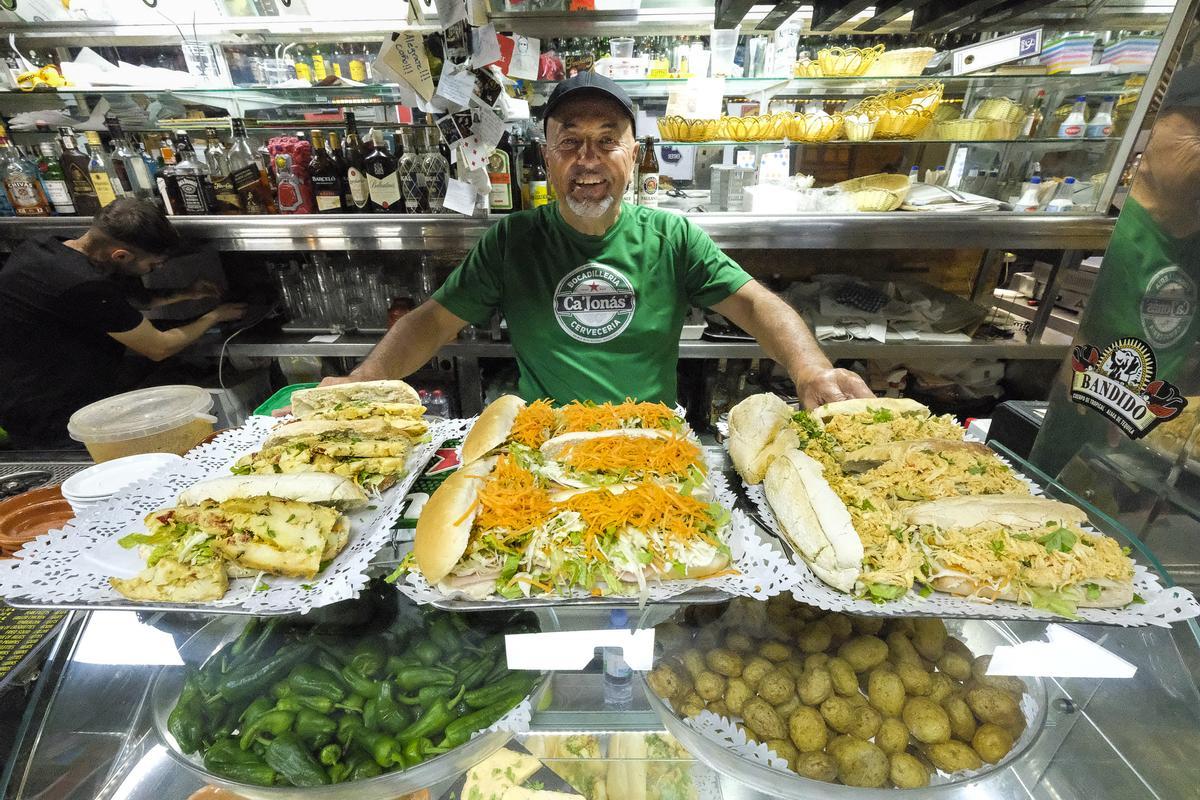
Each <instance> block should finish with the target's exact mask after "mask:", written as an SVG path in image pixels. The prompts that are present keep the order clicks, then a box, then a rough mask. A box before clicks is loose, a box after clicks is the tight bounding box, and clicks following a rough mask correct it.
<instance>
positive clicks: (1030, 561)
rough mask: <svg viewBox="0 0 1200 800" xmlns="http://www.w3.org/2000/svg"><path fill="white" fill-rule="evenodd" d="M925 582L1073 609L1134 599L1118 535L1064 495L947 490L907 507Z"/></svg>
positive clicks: (990, 597)
mask: <svg viewBox="0 0 1200 800" xmlns="http://www.w3.org/2000/svg"><path fill="white" fill-rule="evenodd" d="M905 520H906V522H908V523H909V524H910V525H913V526H915V527H916V532H915V535H914V538H915V541H916V543H917V545H918V546H919V547H920V548H921V550H922V551H923V553H924V555H925V558H926V561H927V564H928V566H927V573H928V574H927V577H926V581H927V582H928V584H929V585H930V586H931V587H933V588H934V589H937V590H938V591H941V592H947V593H950V594H956V595H964V596H968V597H972V598H976V599H979V600H984V601H988V602H990V601H994V600H1009V601H1012V602H1015V603H1025V604H1029V605H1032V606H1034V607H1035V608H1041V609H1046V610H1049V611H1053V612H1055V613H1058V614H1062V615H1063V616H1067V617H1074V616H1075V613H1076V609H1078V608H1086V607H1096V608H1114V607H1119V606H1124V605H1127V604H1128V603H1130V602H1131V601H1132V600H1133V562H1132V561H1131V560H1130V559H1129V556H1128V555H1126V554H1125V553H1124V552H1123V551H1122V549H1121V547H1120V545H1119V544H1118V543H1117V541H1116V540H1115V539H1113V538H1111V537H1108V536H1102V535H1098V534H1095V533H1088V532H1086V531H1084V530H1083V529H1082V527H1081V526H1082V525H1083V524H1084V523H1085V522H1086V521H1087V516H1086V515H1085V514H1084V513H1083V512H1082V511H1081V510H1079V509H1077V508H1075V507H1074V506H1071V505H1068V504H1066V503H1060V502H1058V501H1055V500H1047V499H1045V498H1040V497H1030V496H1023V495H996V496H989V497H982V498H977V497H948V498H943V499H941V500H934V501H931V502H928V503H920V504H918V505H914V506H912V507H910V508H909V509H907V511H906V512H905Z"/></svg>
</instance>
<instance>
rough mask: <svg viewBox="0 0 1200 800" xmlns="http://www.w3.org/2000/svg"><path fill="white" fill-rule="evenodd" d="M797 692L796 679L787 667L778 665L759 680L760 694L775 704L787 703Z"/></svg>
mask: <svg viewBox="0 0 1200 800" xmlns="http://www.w3.org/2000/svg"><path fill="white" fill-rule="evenodd" d="M795 693H796V681H795V679H793V678H792V676H791V673H789V672H788V671H787V670H786V669H782V668H780V667H776V668H775V669H773V670H771V671H770V672H768V673H767V674H766V675H764V676H763V679H762V680H761V681H759V682H758V696H759V697H761V698H762V699H763V700H766V701H767V702H768V703H770V704H771V705H773V706H778V705H782V704H783V703H786V702H787V701H788V699H789V698H790V697H792V696H793V695H794V694H795Z"/></svg>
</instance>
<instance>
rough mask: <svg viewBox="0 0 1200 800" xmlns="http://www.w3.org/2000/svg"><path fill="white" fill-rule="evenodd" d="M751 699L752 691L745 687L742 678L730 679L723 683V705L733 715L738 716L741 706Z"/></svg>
mask: <svg viewBox="0 0 1200 800" xmlns="http://www.w3.org/2000/svg"><path fill="white" fill-rule="evenodd" d="M751 697H754V690H753V689H751V688H750V687H749V686H747V685H746V681H745V680H743V679H742V678H730V679H729V680H728V681H726V682H725V705H726V706H728V707H729V710H730V711H732V712H733V713H734V714H738V715H740V714H741V713H742V706H744V705H745V704H746V701H747V700H749V699H750V698H751Z"/></svg>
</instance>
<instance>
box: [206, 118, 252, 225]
mask: <svg viewBox="0 0 1200 800" xmlns="http://www.w3.org/2000/svg"><path fill="white" fill-rule="evenodd" d="M204 137H205V140H206V141H207V142H208V147H207V148H205V150H204V159H205V160H206V161H207V162H208V169H209V171H210V172H211V173H212V184H213V192H214V194H215V195H216V200H217V204H216V208H215V209H214V210H215V211H216V213H218V214H241V213H244V211H245V209H244V208H243V207H242V199H241V196H240V195H239V194H238V192H237V189H235V188H234V185H233V171H232V170H231V168H230V166H229V151H228V150H226V149H225V145H223V144H222V143H221V139H220V137H218V136H217V131H216V129H215V128H208V129H207V130H205V132H204Z"/></svg>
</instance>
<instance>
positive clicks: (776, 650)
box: [758, 642, 792, 664]
mask: <svg viewBox="0 0 1200 800" xmlns="http://www.w3.org/2000/svg"><path fill="white" fill-rule="evenodd" d="M758 654H759V655H760V656H762V657H763V658H765V659H766V660H767V661H771V662H774V663H776V664H778V663H780V662H781V661H787V660H788V659H789V658H791V657H792V648H790V647H788V646H787V645H786V644H784V643H783V642H763V644H762V646H761V647H759V648H758Z"/></svg>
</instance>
